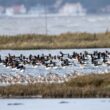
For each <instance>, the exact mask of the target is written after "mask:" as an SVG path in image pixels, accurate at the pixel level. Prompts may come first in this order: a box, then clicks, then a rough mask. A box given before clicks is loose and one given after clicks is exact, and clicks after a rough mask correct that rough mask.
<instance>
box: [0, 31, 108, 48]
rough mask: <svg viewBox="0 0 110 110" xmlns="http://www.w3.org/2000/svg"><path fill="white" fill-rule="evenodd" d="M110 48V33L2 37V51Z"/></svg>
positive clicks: (0, 42) (0, 43) (0, 40)
mask: <svg viewBox="0 0 110 110" xmlns="http://www.w3.org/2000/svg"><path fill="white" fill-rule="evenodd" d="M68 48H110V32H105V33H97V34H89V33H65V34H61V35H56V36H55V35H35V34H32V35H29V34H27V35H17V36H0V49H68Z"/></svg>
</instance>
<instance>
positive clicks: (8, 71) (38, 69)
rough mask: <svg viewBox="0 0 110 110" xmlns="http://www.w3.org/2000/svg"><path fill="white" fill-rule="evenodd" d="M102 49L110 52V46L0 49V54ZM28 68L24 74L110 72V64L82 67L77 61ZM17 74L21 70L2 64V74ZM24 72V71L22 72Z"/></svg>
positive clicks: (40, 53)
mask: <svg viewBox="0 0 110 110" xmlns="http://www.w3.org/2000/svg"><path fill="white" fill-rule="evenodd" d="M96 50H97V51H100V52H105V51H106V50H108V51H109V52H110V48H100V49H56V50H1V51H0V55H1V57H2V58H5V56H7V55H8V53H10V54H11V55H16V56H19V55H20V54H23V55H25V56H27V57H28V56H29V55H30V54H32V55H38V54H39V55H42V54H45V55H48V54H49V53H50V54H52V55H60V51H62V52H63V53H65V54H68V53H69V54H72V53H73V52H77V53H80V52H84V51H88V52H90V53H92V52H93V51H96ZM25 67H26V69H25V71H24V72H23V74H31V75H39V74H43V75H46V74H47V73H50V72H51V73H57V74H59V75H61V76H62V75H64V74H70V73H74V72H79V73H83V74H89V73H104V72H105V73H106V72H110V66H104V65H100V66H96V67H95V66H92V65H88V66H85V67H81V66H80V65H79V64H77V63H76V66H73V65H70V66H68V67H65V68H50V69H46V68H45V67H43V66H39V67H33V66H31V65H26V66H25ZM3 73H5V74H15V73H20V71H19V70H14V69H11V68H6V67H4V65H2V64H1V65H0V74H3ZM21 73H22V72H21Z"/></svg>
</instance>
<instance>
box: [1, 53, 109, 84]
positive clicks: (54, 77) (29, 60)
mask: <svg viewBox="0 0 110 110" xmlns="http://www.w3.org/2000/svg"><path fill="white" fill-rule="evenodd" d="M0 64H1V65H4V67H6V68H10V69H13V70H20V71H21V72H22V73H17V74H15V75H12V74H0V84H16V83H25V84H26V83H36V82H56V83H57V82H64V81H67V80H68V79H70V78H71V77H73V76H77V75H78V73H75V72H74V73H71V74H66V75H65V74H64V76H60V75H58V74H57V73H51V72H49V73H48V74H47V75H46V76H43V75H38V76H37V75H36V76H32V75H31V74H26V75H24V74H23V72H24V71H25V70H26V65H32V66H33V67H34V68H36V69H37V67H40V66H43V67H44V68H45V69H46V70H50V69H53V68H54V69H57V68H65V67H68V66H72V67H73V69H74V67H75V66H77V65H79V67H80V68H83V67H85V66H87V65H92V66H100V65H104V66H110V52H109V51H104V52H99V51H94V52H93V53H89V52H87V51H84V52H80V53H77V52H73V53H72V54H65V53H63V52H62V51H60V52H59V55H51V54H48V55H44V54H42V55H31V54H30V55H29V56H28V57H26V56H24V55H23V54H21V55H19V56H15V55H11V54H8V55H7V56H5V58H2V57H1V56H0Z"/></svg>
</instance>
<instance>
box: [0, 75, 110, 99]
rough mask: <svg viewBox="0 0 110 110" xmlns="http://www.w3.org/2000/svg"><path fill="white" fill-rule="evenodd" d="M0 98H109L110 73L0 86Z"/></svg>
mask: <svg viewBox="0 0 110 110" xmlns="http://www.w3.org/2000/svg"><path fill="white" fill-rule="evenodd" d="M0 96H1V98H3V97H4V98H14V97H17V98H25V97H30V98H31V97H36V96H41V97H42V98H91V97H92V98H102V97H103V98H105V97H109V98H110V73H109V74H97V75H96V74H91V75H85V76H78V77H76V78H73V79H71V80H70V81H68V82H64V83H60V84H58V83H57V84H55V83H54V84H46V83H45V84H41V83H37V84H29V85H11V86H5V87H0Z"/></svg>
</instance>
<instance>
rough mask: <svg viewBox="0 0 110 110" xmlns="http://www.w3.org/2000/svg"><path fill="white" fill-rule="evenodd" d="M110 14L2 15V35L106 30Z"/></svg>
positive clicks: (109, 25) (109, 28)
mask: <svg viewBox="0 0 110 110" xmlns="http://www.w3.org/2000/svg"><path fill="white" fill-rule="evenodd" d="M109 22H110V16H109V15H86V16H57V15H56V16H51V15H49V16H47V26H46V20H45V17H44V16H38V17H0V35H4V34H5V35H15V34H29V33H30V34H32V33H36V34H45V33H46V27H47V33H48V34H61V33H67V32H90V33H95V32H105V31H106V30H110V23H109Z"/></svg>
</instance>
